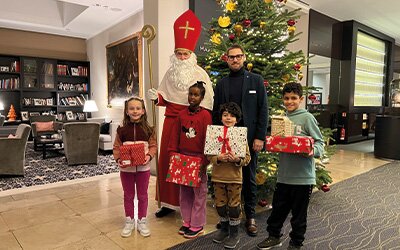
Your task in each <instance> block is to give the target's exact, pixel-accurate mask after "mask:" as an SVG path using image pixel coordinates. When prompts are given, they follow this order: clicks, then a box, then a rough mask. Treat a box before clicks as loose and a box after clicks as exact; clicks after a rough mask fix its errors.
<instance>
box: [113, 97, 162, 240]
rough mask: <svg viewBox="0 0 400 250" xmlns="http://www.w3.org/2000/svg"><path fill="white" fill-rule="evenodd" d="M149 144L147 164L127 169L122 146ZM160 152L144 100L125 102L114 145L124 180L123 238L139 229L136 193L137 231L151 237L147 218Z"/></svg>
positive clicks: (146, 145) (115, 156)
mask: <svg viewBox="0 0 400 250" xmlns="http://www.w3.org/2000/svg"><path fill="white" fill-rule="evenodd" d="M132 142H135V143H141V142H142V143H144V144H145V153H146V156H145V162H144V164H143V165H140V166H132V167H125V166H123V165H122V162H121V159H120V146H121V145H125V144H129V143H132ZM156 152H157V139H156V133H155V130H154V129H153V128H152V127H150V125H149V123H148V122H147V114H146V108H145V105H144V101H143V99H141V98H139V97H131V98H129V99H128V100H126V101H125V107H124V120H123V125H122V127H118V129H117V135H116V137H115V141H114V147H113V154H114V159H115V160H116V161H117V163H118V165H119V166H120V177H121V183H122V188H123V190H124V208H125V216H126V222H125V227H124V229H123V230H122V232H121V236H122V237H129V236H130V235H131V234H132V230H133V229H134V228H135V219H134V199H135V189H136V191H137V196H138V197H137V199H138V220H137V230H138V231H139V233H140V234H141V235H142V236H144V237H147V236H149V235H150V230H149V228H148V227H147V222H146V215H147V207H148V194H147V189H148V187H149V180H150V161H151V159H153V157H154V156H155V154H156Z"/></svg>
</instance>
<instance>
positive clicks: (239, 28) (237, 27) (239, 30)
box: [233, 24, 243, 36]
mask: <svg viewBox="0 0 400 250" xmlns="http://www.w3.org/2000/svg"><path fill="white" fill-rule="evenodd" d="M233 29H234V30H235V33H236V36H240V34H242V32H243V26H242V25H240V24H236V25H235V26H234V27H233Z"/></svg>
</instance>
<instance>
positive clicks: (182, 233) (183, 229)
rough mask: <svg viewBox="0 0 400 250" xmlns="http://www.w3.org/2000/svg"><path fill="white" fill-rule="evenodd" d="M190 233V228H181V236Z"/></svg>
mask: <svg viewBox="0 0 400 250" xmlns="http://www.w3.org/2000/svg"><path fill="white" fill-rule="evenodd" d="M188 231H189V227H185V226H181V228H179V232H178V233H179V234H180V235H184V234H185V233H187V232H188Z"/></svg>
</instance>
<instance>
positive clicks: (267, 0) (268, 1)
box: [264, 0, 272, 4]
mask: <svg viewBox="0 0 400 250" xmlns="http://www.w3.org/2000/svg"><path fill="white" fill-rule="evenodd" d="M264 2H265V3H266V4H269V3H272V0H264Z"/></svg>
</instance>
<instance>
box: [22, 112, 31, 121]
mask: <svg viewBox="0 0 400 250" xmlns="http://www.w3.org/2000/svg"><path fill="white" fill-rule="evenodd" d="M21 120H23V121H29V112H28V111H21Z"/></svg>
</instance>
